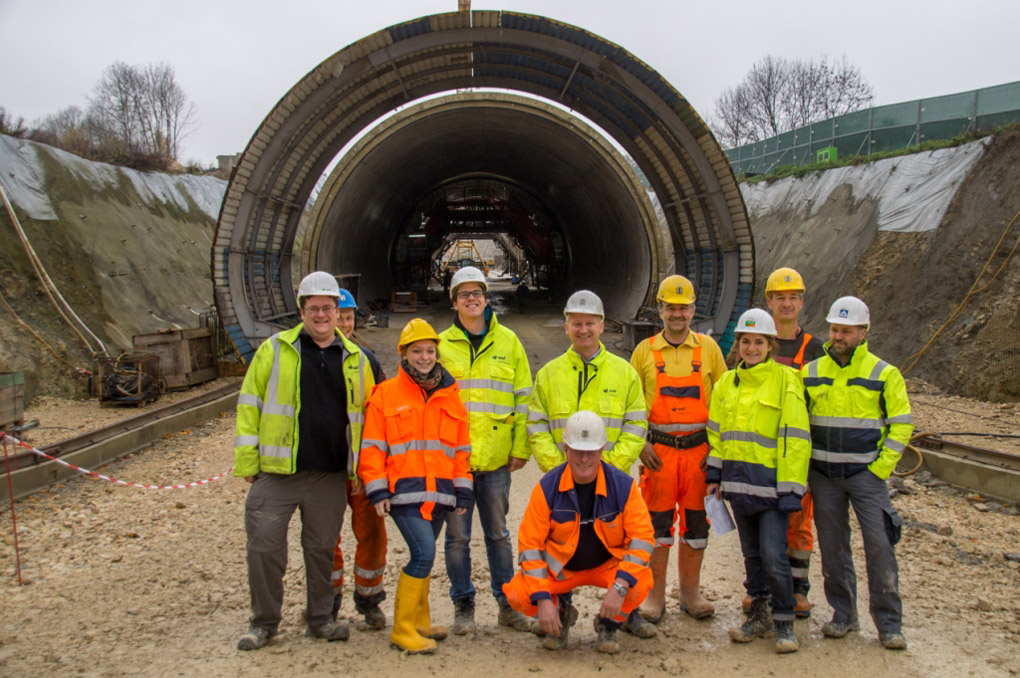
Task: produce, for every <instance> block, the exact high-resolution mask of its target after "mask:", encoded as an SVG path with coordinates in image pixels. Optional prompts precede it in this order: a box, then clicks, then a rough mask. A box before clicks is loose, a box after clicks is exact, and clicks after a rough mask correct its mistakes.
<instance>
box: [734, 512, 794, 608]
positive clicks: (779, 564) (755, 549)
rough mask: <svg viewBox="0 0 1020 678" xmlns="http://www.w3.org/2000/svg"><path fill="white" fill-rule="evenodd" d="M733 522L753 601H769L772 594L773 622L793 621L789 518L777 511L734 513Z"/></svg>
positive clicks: (747, 586) (748, 591)
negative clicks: (787, 552)
mask: <svg viewBox="0 0 1020 678" xmlns="http://www.w3.org/2000/svg"><path fill="white" fill-rule="evenodd" d="M733 522H735V523H736V524H737V533H738V534H739V535H740V550H741V552H742V553H743V554H744V572H745V574H746V575H747V581H745V582H744V587H745V588H746V589H747V595H749V596H751V597H752V598H768V597H769V596H770V594H771V598H772V600H771V604H772V619H773V620H774V621H793V607H794V605H796V604H797V601H796V599H795V598H794V597H793V576H792V575H791V574H790V559H789V557H788V556H787V555H786V530H787V528H788V527H789V524H790V515H789V514H788V513H782V512H780V511H761V512H759V513H753V514H750V515H748V514H745V513H738V512H736V511H734V513H733Z"/></svg>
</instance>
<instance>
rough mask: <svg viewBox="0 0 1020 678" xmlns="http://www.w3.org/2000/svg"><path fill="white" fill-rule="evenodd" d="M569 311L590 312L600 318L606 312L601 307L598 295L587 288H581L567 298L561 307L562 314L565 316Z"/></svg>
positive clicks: (603, 316) (604, 315)
mask: <svg viewBox="0 0 1020 678" xmlns="http://www.w3.org/2000/svg"><path fill="white" fill-rule="evenodd" d="M570 313H590V314H591V315H597V316H599V317H600V318H605V317H606V312H605V310H603V308H602V300H601V299H599V295H597V294H595V293H594V292H589V291H588V290H581V291H580V292H574V293H573V294H571V295H570V298H569V299H567V305H566V306H565V307H564V308H563V316H564V317H566V316H567V315H568V314H570Z"/></svg>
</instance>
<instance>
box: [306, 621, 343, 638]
mask: <svg viewBox="0 0 1020 678" xmlns="http://www.w3.org/2000/svg"><path fill="white" fill-rule="evenodd" d="M305 635H306V636H308V637H309V638H321V639H323V640H328V641H329V642H331V643H332V642H333V641H334V640H347V639H348V638H350V636H351V631H350V629H348V628H347V624H344V623H343V622H338V621H329V622H326V623H325V624H322V625H321V626H315V627H313V626H311V625H309V626H307V627H306V628H305Z"/></svg>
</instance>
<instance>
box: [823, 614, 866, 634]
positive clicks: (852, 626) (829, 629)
mask: <svg viewBox="0 0 1020 678" xmlns="http://www.w3.org/2000/svg"><path fill="white" fill-rule="evenodd" d="M860 630H861V624H860V622H859V621H858V620H857V615H854V618H853V619H851V620H850V621H838V620H837V619H836V618H835V617H833V618H832V621H830V622H828V623H827V624H825V625H823V626H822V635H823V636H825V637H826V638H845V637H846V634H848V633H850V632H851V631H860Z"/></svg>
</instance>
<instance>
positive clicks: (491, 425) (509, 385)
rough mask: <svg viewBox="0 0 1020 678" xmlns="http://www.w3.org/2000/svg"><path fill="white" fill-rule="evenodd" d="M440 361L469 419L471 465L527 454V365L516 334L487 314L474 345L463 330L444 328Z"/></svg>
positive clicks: (491, 465)
mask: <svg viewBox="0 0 1020 678" xmlns="http://www.w3.org/2000/svg"><path fill="white" fill-rule="evenodd" d="M439 336H440V338H441V339H442V340H443V343H442V346H443V349H442V360H441V362H442V363H443V367H445V368H446V369H447V371H449V372H450V374H451V375H453V378H454V379H456V380H457V386H458V388H459V389H460V399H461V401H463V403H464V406H465V407H466V408H467V412H468V419H469V421H470V423H471V469H472V470H475V471H493V470H495V469H498V468H500V467H502V466H506V463H507V461H508V460H509V458H510V455H513V456H515V457H519V458H521V459H527V458H528V449H527V443H528V432H527V425H528V421H527V419H528V403H529V402H530V401H531V366H530V365H529V364H528V354H527V353H526V352H525V351H524V346H522V345H521V341H520V339H518V338H517V335H516V334H514V333H513V332H512V331H511V330H509V329H507V328H506V327H503V326H502V325H500V324H499V322H498V321H497V320H496V315H495V314H492V318H491V320H490V321H489V329H488V331H487V332H486V333H485V337H484V338H483V339H482V343H481V345H480V346H479V347H478V350H477V351H476V350H475V349H474V347H473V346H472V345H471V341H470V340H468V338H467V335H466V334H464V330H462V329H460V328H459V327H457V326H456V325H453V326H451V327H449V328H448V329H446V330H444V331H443V332H442V333H441V334H440V335H439Z"/></svg>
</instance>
